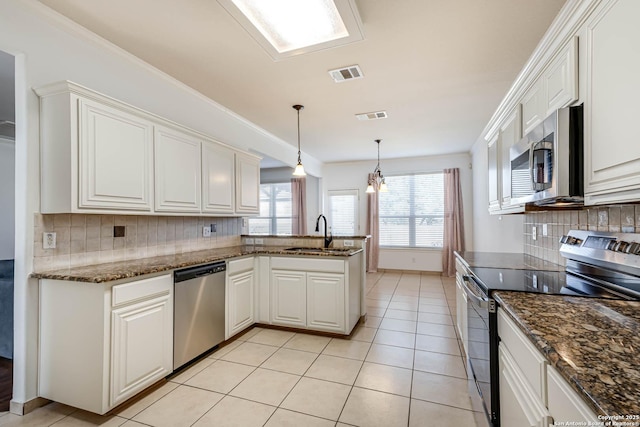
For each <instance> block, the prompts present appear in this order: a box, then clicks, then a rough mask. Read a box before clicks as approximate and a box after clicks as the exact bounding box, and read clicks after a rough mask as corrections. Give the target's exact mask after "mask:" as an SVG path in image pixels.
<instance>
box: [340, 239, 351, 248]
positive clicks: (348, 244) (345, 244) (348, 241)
mask: <svg viewBox="0 0 640 427" xmlns="http://www.w3.org/2000/svg"><path fill="white" fill-rule="evenodd" d="M342 244H343V245H344V247H345V248H352V247H353V240H344V241H343V242H342Z"/></svg>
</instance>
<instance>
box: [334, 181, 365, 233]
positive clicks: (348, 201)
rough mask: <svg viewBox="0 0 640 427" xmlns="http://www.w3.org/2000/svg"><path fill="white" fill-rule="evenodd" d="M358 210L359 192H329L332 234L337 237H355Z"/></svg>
mask: <svg viewBox="0 0 640 427" xmlns="http://www.w3.org/2000/svg"><path fill="white" fill-rule="evenodd" d="M357 208H358V193H357V190H345V191H336V192H333V194H332V192H329V209H330V211H329V218H330V221H331V233H332V234H334V235H336V236H355V235H356V234H357V230H356V228H357V226H356V218H357Z"/></svg>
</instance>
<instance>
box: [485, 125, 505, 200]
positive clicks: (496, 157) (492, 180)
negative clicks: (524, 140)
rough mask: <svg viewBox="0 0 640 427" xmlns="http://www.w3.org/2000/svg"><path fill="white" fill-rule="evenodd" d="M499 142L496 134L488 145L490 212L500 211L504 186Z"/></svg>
mask: <svg viewBox="0 0 640 427" xmlns="http://www.w3.org/2000/svg"><path fill="white" fill-rule="evenodd" d="M498 141H499V138H498V134H496V135H495V136H494V137H493V138H491V139H490V140H489V142H488V143H487V149H488V171H489V174H488V177H489V212H498V211H500V187H501V185H502V181H501V170H500V168H501V163H500V149H499V144H498Z"/></svg>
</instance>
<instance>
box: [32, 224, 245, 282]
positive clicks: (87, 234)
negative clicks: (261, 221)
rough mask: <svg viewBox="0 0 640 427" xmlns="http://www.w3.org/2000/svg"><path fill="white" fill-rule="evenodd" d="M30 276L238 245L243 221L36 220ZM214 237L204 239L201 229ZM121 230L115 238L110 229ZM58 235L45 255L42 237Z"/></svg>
mask: <svg viewBox="0 0 640 427" xmlns="http://www.w3.org/2000/svg"><path fill="white" fill-rule="evenodd" d="M34 223H35V230H34V270H35V271H45V270H53V269H59V268H68V267H76V266H81V265H92V264H99V263H104V262H113V261H124V260H129V259H135V258H147V257H153V256H158V255H173V254H177V253H183V252H190V251H196V250H203V249H212V248H220V247H228V246H235V245H239V244H241V238H240V235H241V234H242V231H243V230H242V218H220V217H182V216H143V215H93V214H92V215H84V214H52V215H43V214H35V219H34ZM210 224H216V232H214V233H211V236H210V237H203V236H202V228H203V227H204V226H205V225H210ZM116 225H122V226H124V227H125V235H124V237H114V235H113V227H114V226H116ZM45 232H54V233H56V240H57V242H56V248H55V249H43V247H42V246H43V245H42V238H43V233H45Z"/></svg>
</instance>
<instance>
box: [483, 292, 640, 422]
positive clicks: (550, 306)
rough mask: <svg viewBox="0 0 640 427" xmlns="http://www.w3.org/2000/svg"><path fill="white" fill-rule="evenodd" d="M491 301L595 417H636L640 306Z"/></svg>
mask: <svg viewBox="0 0 640 427" xmlns="http://www.w3.org/2000/svg"><path fill="white" fill-rule="evenodd" d="M494 297H495V299H496V301H497V302H498V303H499V304H500V307H501V308H502V309H504V311H505V312H506V313H507V314H508V315H509V316H510V317H511V318H512V319H513V320H514V321H515V323H516V324H517V325H518V327H519V328H520V329H521V330H522V332H523V333H524V334H525V335H526V336H527V337H528V338H529V339H530V340H531V342H532V343H533V344H534V345H535V346H536V347H537V348H538V349H539V350H540V351H541V352H542V354H543V355H544V356H545V357H546V358H547V360H548V361H549V363H550V364H551V365H552V366H554V367H555V368H556V369H557V370H558V372H560V374H561V375H562V376H563V377H564V379H565V380H567V382H568V383H569V384H570V385H571V387H572V388H573V389H574V390H575V391H576V392H578V394H579V395H580V396H582V397H583V399H584V400H585V402H586V403H587V404H588V405H589V406H590V407H591V408H592V409H593V411H594V412H595V413H596V414H600V415H622V416H625V415H636V414H640V387H638V384H639V383H640V301H620V300H608V299H599V298H583V297H568V296H561V295H541V294H530V293H523V292H508V291H499V292H496V293H495V294H494Z"/></svg>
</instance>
